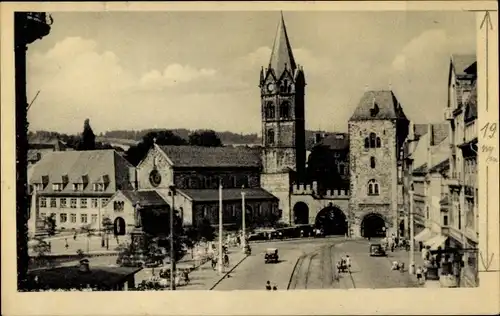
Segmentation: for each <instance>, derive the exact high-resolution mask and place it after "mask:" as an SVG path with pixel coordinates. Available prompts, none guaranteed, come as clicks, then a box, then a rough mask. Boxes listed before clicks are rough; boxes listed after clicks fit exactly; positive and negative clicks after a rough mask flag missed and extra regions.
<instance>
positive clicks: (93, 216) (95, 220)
mask: <svg viewBox="0 0 500 316" xmlns="http://www.w3.org/2000/svg"><path fill="white" fill-rule="evenodd" d="M91 220H92V224H95V223H97V214H92V219H91Z"/></svg>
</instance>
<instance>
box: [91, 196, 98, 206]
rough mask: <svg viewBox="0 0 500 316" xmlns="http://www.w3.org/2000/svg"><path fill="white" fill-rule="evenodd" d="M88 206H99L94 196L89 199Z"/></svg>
mask: <svg viewBox="0 0 500 316" xmlns="http://www.w3.org/2000/svg"><path fill="white" fill-rule="evenodd" d="M90 206H91V207H92V208H96V207H98V206H99V204H98V202H97V199H96V198H93V199H92V200H90Z"/></svg>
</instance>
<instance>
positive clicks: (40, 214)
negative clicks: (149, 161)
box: [28, 150, 136, 234]
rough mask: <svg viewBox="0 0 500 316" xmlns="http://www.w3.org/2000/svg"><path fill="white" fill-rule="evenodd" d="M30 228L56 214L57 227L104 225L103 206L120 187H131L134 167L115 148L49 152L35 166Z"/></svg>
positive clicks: (96, 227)
mask: <svg viewBox="0 0 500 316" xmlns="http://www.w3.org/2000/svg"><path fill="white" fill-rule="evenodd" d="M33 168H34V169H33V174H32V176H31V179H30V183H29V184H30V187H31V192H32V199H33V203H32V205H31V210H30V219H29V224H28V227H29V230H30V233H31V234H35V233H37V232H36V230H37V228H40V226H39V225H37V223H39V222H41V221H43V218H45V217H47V216H51V215H54V216H55V220H56V229H58V230H69V229H71V230H72V229H81V228H82V227H90V228H93V229H100V228H101V223H102V209H103V208H104V207H105V206H106V204H107V202H108V200H109V198H110V197H111V196H112V195H113V194H114V193H115V192H116V191H118V190H131V189H133V187H134V183H135V181H136V180H135V170H134V167H133V166H132V165H131V164H130V163H129V162H128V161H127V160H126V159H125V158H123V157H122V156H121V155H119V154H118V153H117V152H115V151H114V150H89V151H61V152H52V153H48V154H46V155H45V156H43V157H42V159H41V160H40V161H39V162H38V163H37V164H36V165H34V166H33Z"/></svg>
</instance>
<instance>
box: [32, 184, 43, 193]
mask: <svg viewBox="0 0 500 316" xmlns="http://www.w3.org/2000/svg"><path fill="white" fill-rule="evenodd" d="M34 187H35V190H37V191H41V190H43V183H35V184H34Z"/></svg>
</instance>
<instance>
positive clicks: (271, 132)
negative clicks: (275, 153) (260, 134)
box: [267, 129, 274, 145]
mask: <svg viewBox="0 0 500 316" xmlns="http://www.w3.org/2000/svg"><path fill="white" fill-rule="evenodd" d="M267 143H268V144H270V145H272V144H274V130H272V129H270V130H268V131H267Z"/></svg>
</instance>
